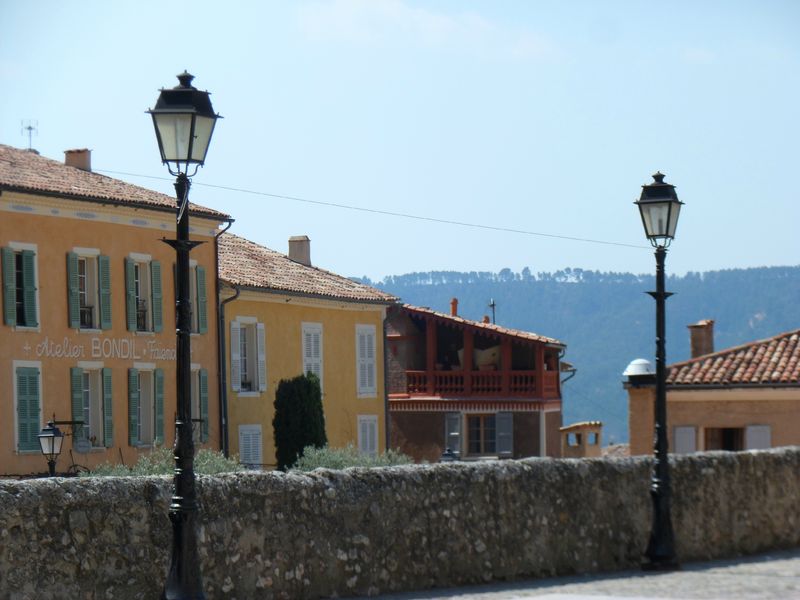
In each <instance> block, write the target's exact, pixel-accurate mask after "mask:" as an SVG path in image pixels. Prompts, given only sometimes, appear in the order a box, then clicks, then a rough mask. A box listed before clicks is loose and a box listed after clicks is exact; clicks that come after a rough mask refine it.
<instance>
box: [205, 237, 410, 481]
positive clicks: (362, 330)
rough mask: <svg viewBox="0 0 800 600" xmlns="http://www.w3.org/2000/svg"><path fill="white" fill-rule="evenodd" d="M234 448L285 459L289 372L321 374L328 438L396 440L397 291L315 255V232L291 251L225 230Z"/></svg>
mask: <svg viewBox="0 0 800 600" xmlns="http://www.w3.org/2000/svg"><path fill="white" fill-rule="evenodd" d="M219 277H220V281H221V287H222V294H221V298H222V300H221V307H222V308H221V311H222V314H223V317H224V322H225V325H224V327H225V338H224V339H225V344H224V347H225V352H224V355H225V361H224V364H225V371H224V376H225V378H226V385H225V387H226V390H227V411H226V412H227V415H228V427H227V431H228V434H229V438H230V445H229V448H230V453H231V454H232V455H238V456H239V460H240V462H242V463H244V464H247V465H251V466H253V467H266V468H273V467H275V464H276V460H275V443H274V435H273V427H272V420H273V418H274V416H275V408H274V406H275V390H276V389H277V387H278V383H279V382H280V381H281V380H282V379H290V378H293V377H296V376H297V375H302V374H303V373H306V372H309V371H311V372H313V373H314V374H315V375H317V376H318V377H319V379H320V384H321V387H322V405H323V410H324V413H325V431H326V434H327V438H328V444H329V445H330V446H332V447H343V446H347V445H348V444H351V445H352V446H354V447H355V448H358V449H359V450H360V451H361V452H362V453H364V454H369V455H375V454H377V453H380V452H383V450H384V449H385V448H386V392H385V388H384V362H383V354H384V337H383V327H384V325H383V323H384V319H385V317H386V310H387V307H388V306H389V305H391V304H393V303H394V302H395V300H396V299H395V298H394V297H393V296H391V295H390V294H387V293H385V292H381V291H380V290H376V289H375V288H372V287H369V286H367V285H363V284H360V283H357V282H355V281H353V280H351V279H348V278H347V277H342V276H341V275H337V274H335V273H331V272H330V271H326V270H324V269H320V268H319V267H315V266H314V265H312V264H311V245H310V240H309V239H308V238H307V237H306V236H296V237H293V238H291V239H290V240H289V254H288V256H287V255H285V254H281V253H280V252H276V251H274V250H270V249H269V248H265V247H263V246H260V245H258V244H256V243H254V242H251V241H249V240H246V239H244V238H241V237H238V236H235V235H232V234H227V233H226V234H224V235H222V236H221V237H220V262H219Z"/></svg>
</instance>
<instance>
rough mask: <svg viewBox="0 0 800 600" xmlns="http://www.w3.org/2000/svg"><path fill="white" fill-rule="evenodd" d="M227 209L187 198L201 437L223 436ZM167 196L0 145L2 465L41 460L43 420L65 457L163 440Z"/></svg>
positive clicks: (171, 310)
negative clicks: (220, 281) (220, 246)
mask: <svg viewBox="0 0 800 600" xmlns="http://www.w3.org/2000/svg"><path fill="white" fill-rule="evenodd" d="M227 221H230V218H229V217H228V216H227V215H225V214H222V213H219V212H217V211H214V210H211V209H207V208H203V207H201V206H197V205H191V227H192V232H191V235H192V238H193V239H196V240H198V241H203V242H207V243H204V244H201V245H199V246H198V247H196V248H195V249H194V250H193V251H192V263H191V264H192V279H193V286H192V294H191V295H192V301H193V307H194V310H193V334H192V342H191V343H192V401H193V404H194V406H193V411H192V415H193V417H195V418H196V419H197V422H196V436H197V440H198V442H200V443H203V444H207V445H208V446H211V447H215V448H216V447H219V445H220V428H219V415H220V412H219V411H220V403H219V392H218V376H217V373H218V366H217V356H218V353H217V346H218V334H217V332H218V329H217V325H216V324H217V302H216V301H215V298H216V296H217V291H216V274H215V271H216V267H215V254H216V247H217V246H216V236H217V235H218V233H219V231H220V229H219V228H220V226H221V225H223V224H224V223H225V222H227ZM174 236H175V199H174V198H173V197H170V196H167V195H163V194H160V193H157V192H154V191H151V190H147V189H144V188H141V187H138V186H134V185H131V184H128V183H125V182H122V181H119V180H116V179H112V178H110V177H106V176H103V175H100V174H97V173H92V171H91V160H90V152H89V151H88V150H74V151H68V152H67V153H66V161H65V163H61V162H58V161H54V160H50V159H47V158H44V157H42V156H39V155H38V153H36V152H35V151H26V150H18V149H15V148H11V147H9V146H3V145H0V251H1V252H2V282H3V322H2V324H0V411H2V419H0V474H29V473H36V472H42V471H44V470H45V469H46V463H45V461H44V460H43V457H42V455H41V451H40V449H39V443H38V439H37V435H38V433H39V431H40V430H41V428H42V427H43V426H44V425H45V424H46V422H47V421H49V420H55V421H57V422H58V421H61V422H72V423H71V424H64V425H62V426H61V427H60V428H61V429H62V431H65V432H66V433H67V434H68V436H69V437H67V438H66V439H65V442H64V447H63V452H62V457H61V458H60V460H59V463H58V471H59V472H63V471H64V470H66V469H67V467H69V466H70V465H71V464H72V463H73V462H74V463H77V464H80V465H83V466H86V467H89V468H91V467H93V466H95V465H97V464H99V463H102V462H120V461H122V462H124V463H125V464H128V465H130V464H132V463H134V462H135V461H136V460H137V458H138V456H139V455H140V453H142V452H143V451H147V450H148V449H150V448H152V447H154V446H157V445H162V444H163V445H171V444H172V443H173V438H174V428H173V426H172V423H173V422H174V415H175V412H176V383H175V382H176V374H175V342H176V340H175V328H174V325H173V324H174V323H175V290H174V283H173V282H174V279H173V265H174V263H175V251H174V250H173V249H172V248H171V247H169V246H168V245H167V244H165V243H163V241H162V239H163V238H174Z"/></svg>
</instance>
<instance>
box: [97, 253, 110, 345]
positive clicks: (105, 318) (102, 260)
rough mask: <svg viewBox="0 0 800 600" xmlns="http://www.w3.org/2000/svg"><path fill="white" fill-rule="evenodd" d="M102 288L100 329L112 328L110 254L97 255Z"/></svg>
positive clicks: (98, 273)
mask: <svg viewBox="0 0 800 600" xmlns="http://www.w3.org/2000/svg"><path fill="white" fill-rule="evenodd" d="M97 278H98V282H99V286H98V287H99V288H100V329H111V262H110V260H109V258H108V256H103V255H100V256H98V257H97Z"/></svg>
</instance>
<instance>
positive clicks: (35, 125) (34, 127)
mask: <svg viewBox="0 0 800 600" xmlns="http://www.w3.org/2000/svg"><path fill="white" fill-rule="evenodd" d="M26 132H27V133H28V150H33V136H34V135H39V121H36V120H35V119H27V120H25V121H21V123H20V130H19V134H20V135H25V133H26Z"/></svg>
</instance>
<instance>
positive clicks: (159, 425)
mask: <svg viewBox="0 0 800 600" xmlns="http://www.w3.org/2000/svg"><path fill="white" fill-rule="evenodd" d="M153 375H154V377H155V383H156V386H155V387H156V403H155V412H156V414H155V417H156V436H155V443H156V444H163V443H164V369H156V370H155V371H154V372H153Z"/></svg>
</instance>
